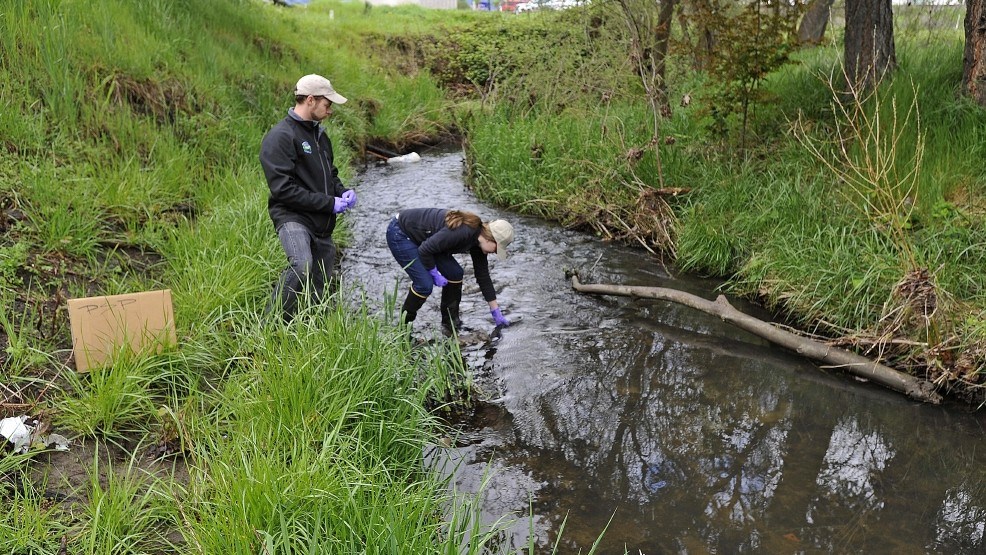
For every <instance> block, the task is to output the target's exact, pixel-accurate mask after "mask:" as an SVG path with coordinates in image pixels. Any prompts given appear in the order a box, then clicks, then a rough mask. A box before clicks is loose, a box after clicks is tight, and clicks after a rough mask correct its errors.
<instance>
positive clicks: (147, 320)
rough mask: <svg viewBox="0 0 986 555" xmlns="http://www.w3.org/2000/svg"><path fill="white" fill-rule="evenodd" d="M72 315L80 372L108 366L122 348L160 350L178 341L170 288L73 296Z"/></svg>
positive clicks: (136, 351)
mask: <svg viewBox="0 0 986 555" xmlns="http://www.w3.org/2000/svg"><path fill="white" fill-rule="evenodd" d="M68 315H69V321H70V322H71V325H72V351H73V353H74V355H75V368H76V370H78V371H80V372H84V371H87V370H90V369H92V368H98V367H101V366H106V365H107V364H109V363H111V362H112V357H113V354H114V353H115V352H117V351H119V350H120V349H121V348H129V350H131V351H132V352H133V353H144V352H148V351H153V352H155V353H160V352H161V351H163V350H164V349H165V348H168V347H172V346H174V345H175V344H177V343H178V338H177V336H176V334H175V315H174V309H173V308H172V306H171V290H169V289H165V290H162V291H146V292H143V293H133V294H130V295H110V296H106V297H86V298H84V299H69V301H68Z"/></svg>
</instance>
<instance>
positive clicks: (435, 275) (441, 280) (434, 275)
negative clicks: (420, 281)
mask: <svg viewBox="0 0 986 555" xmlns="http://www.w3.org/2000/svg"><path fill="white" fill-rule="evenodd" d="M428 273H429V274H431V279H432V280H434V282H435V285H437V286H438V287H445V286H446V285H448V280H447V279H445V276H443V275H442V273H441V272H439V271H438V268H432V269H430V270H428Z"/></svg>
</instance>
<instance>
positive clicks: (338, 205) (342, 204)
mask: <svg viewBox="0 0 986 555" xmlns="http://www.w3.org/2000/svg"><path fill="white" fill-rule="evenodd" d="M348 208H349V205H348V204H346V201H345V200H344V199H343V198H342V197H335V204H334V205H333V206H332V213H333V214H338V213H340V212H345V211H346V210H347V209H348Z"/></svg>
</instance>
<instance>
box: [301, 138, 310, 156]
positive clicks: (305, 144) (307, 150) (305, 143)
mask: <svg viewBox="0 0 986 555" xmlns="http://www.w3.org/2000/svg"><path fill="white" fill-rule="evenodd" d="M301 150H304V151H305V154H311V153H312V145H310V144H308V141H301Z"/></svg>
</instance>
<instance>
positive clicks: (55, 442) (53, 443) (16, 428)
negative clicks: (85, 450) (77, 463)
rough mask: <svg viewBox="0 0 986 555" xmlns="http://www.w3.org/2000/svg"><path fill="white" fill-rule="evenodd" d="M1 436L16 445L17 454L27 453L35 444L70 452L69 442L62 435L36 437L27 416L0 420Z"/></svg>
mask: <svg viewBox="0 0 986 555" xmlns="http://www.w3.org/2000/svg"><path fill="white" fill-rule="evenodd" d="M0 435H2V436H3V437H4V438H6V439H7V441H9V442H10V443H12V444H14V452H15V453H27V452H28V450H29V449H30V448H31V446H32V445H34V444H35V443H37V444H40V445H42V446H44V447H54V448H55V450H56V451H68V444H69V440H68V438H67V437H65V436H63V435H61V434H50V435H47V436H38V437H34V426H31V425H29V424H27V415H21V416H12V417H10V418H4V419H3V420H0Z"/></svg>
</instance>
